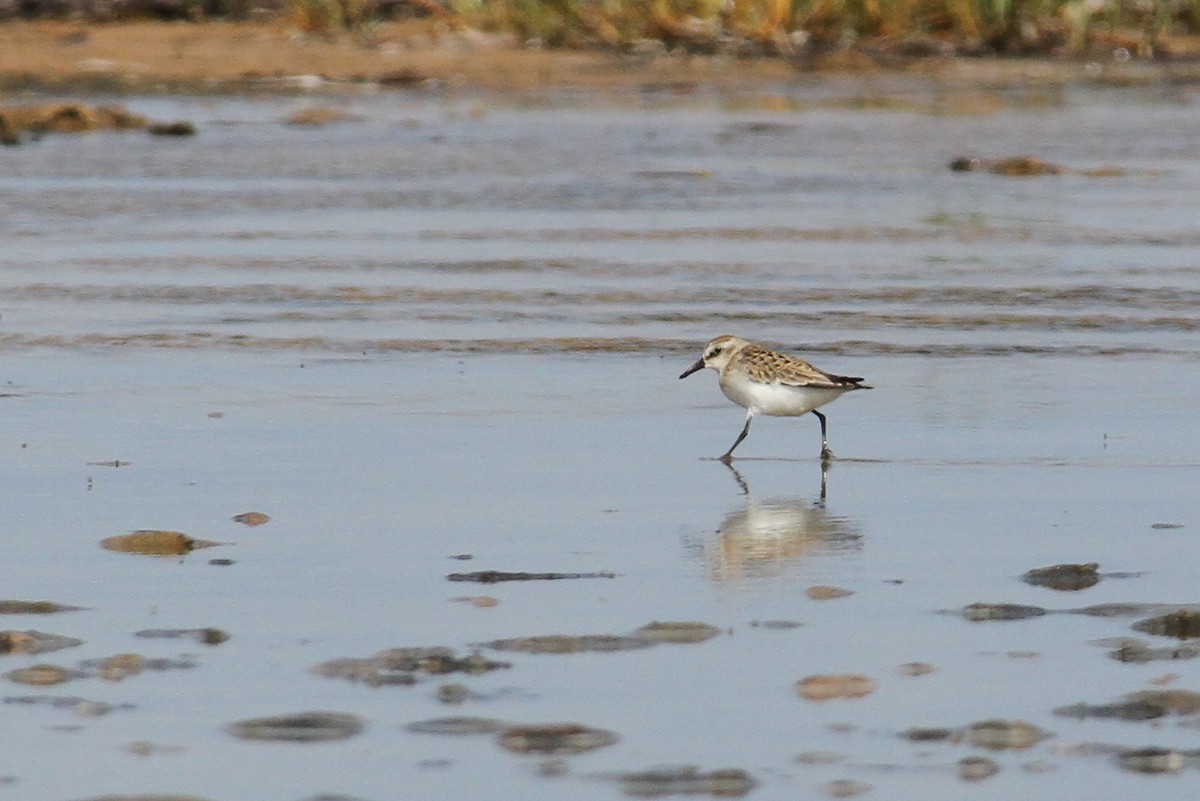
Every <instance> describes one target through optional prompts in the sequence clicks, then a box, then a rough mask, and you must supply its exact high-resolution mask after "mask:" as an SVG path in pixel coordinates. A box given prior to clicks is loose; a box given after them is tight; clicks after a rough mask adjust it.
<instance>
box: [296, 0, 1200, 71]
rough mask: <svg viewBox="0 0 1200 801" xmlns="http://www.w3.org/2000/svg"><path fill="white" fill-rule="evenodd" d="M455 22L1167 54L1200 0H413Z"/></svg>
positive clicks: (347, 15) (534, 36)
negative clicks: (1169, 42) (1171, 39)
mask: <svg viewBox="0 0 1200 801" xmlns="http://www.w3.org/2000/svg"><path fill="white" fill-rule="evenodd" d="M372 2H373V0H287V4H288V5H287V8H288V11H289V14H290V17H291V19H292V20H293V21H294V23H295V24H296V25H298V26H299V27H300V28H302V29H303V30H306V31H312V32H336V31H339V30H360V29H361V28H362V27H363V26H364V25H367V24H369V22H370V21H371V20H372V18H373V17H374V16H376V12H375V11H373V9H374V8H382V7H379V6H372V5H370V4H371V3H372ZM406 7H407V8H409V9H411V10H415V11H416V12H418V13H423V14H432V15H436V16H439V17H441V18H442V19H444V20H445V21H447V22H449V23H450V24H452V25H454V26H468V27H473V28H478V29H481V30H488V31H496V32H504V33H509V34H511V35H513V36H515V37H516V38H517V39H518V40H519V41H523V42H528V41H535V42H538V43H541V44H543V45H546V46H550V47H590V46H605V47H610V48H618V49H622V50H634V49H638V48H645V47H647V46H648V44H650V43H661V44H662V45H663V46H665V47H667V48H676V47H681V48H683V49H685V50H690V51H693V52H736V53H741V54H752V53H755V52H760V53H784V54H786V53H791V52H794V51H796V50H799V49H804V48H816V49H819V50H825V51H829V50H846V49H850V48H852V47H855V46H862V45H864V44H867V45H872V46H876V47H888V46H892V47H897V48H901V49H903V48H908V49H911V50H913V51H914V54H920V53H918V52H916V51H919V50H921V49H924V50H926V51H933V52H937V51H942V52H948V51H951V50H952V51H954V52H960V53H973V52H998V53H1082V52H1087V51H1089V50H1095V49H1103V48H1106V47H1107V48H1110V49H1115V48H1118V47H1125V48H1126V49H1128V50H1129V52H1130V53H1131V55H1133V56H1140V57H1148V56H1152V55H1156V54H1160V53H1161V52H1162V51H1163V50H1164V48H1165V42H1166V40H1167V39H1168V38H1169V37H1170V36H1171V35H1173V34H1188V35H1190V34H1195V33H1197V32H1200V0H409V3H408V6H406Z"/></svg>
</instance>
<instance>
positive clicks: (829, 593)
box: [804, 584, 854, 601]
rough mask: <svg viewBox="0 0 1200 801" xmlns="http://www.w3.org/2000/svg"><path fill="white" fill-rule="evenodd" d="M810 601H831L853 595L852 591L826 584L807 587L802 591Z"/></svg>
mask: <svg viewBox="0 0 1200 801" xmlns="http://www.w3.org/2000/svg"><path fill="white" fill-rule="evenodd" d="M804 594H805V595H807V596H808V598H809V600H812V601H832V600H834V599H837V598H846V597H848V596H851V595H853V594H854V590H847V589H844V588H842V587H831V586H829V585H828V584H817V585H815V586H812V587H809V588H808V589H807V590H805V591H804Z"/></svg>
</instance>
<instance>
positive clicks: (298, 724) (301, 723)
mask: <svg viewBox="0 0 1200 801" xmlns="http://www.w3.org/2000/svg"><path fill="white" fill-rule="evenodd" d="M364 725H365V724H364V723H363V720H362V719H361V718H359V717H358V716H357V715H351V714H348V713H345V712H298V713H296V714H293V715H279V716H277V717H268V718H252V719H250V720H241V721H238V722H236V723H231V724H229V726H228V727H226V729H227V731H228V732H229V733H230V734H232V735H233V736H234V737H241V738H242V739H245V740H284V741H288V742H298V743H315V742H323V741H327V740H344V739H346V738H348V737H353V736H354V735H356V734H358V733H359V732H361V731H362V730H363V728H364Z"/></svg>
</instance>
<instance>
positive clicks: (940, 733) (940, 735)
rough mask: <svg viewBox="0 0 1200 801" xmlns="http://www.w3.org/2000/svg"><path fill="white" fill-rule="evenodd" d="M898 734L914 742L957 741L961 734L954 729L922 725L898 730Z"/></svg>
mask: <svg viewBox="0 0 1200 801" xmlns="http://www.w3.org/2000/svg"><path fill="white" fill-rule="evenodd" d="M900 736H901V737H903V738H904V739H906V740H911V741H913V742H914V743H943V742H951V741H954V742H957V741H958V740H959V739H960V738H961V735H960V733H959V731H957V730H955V729H946V728H929V727H923V726H914V727H913V728H911V729H907V730H905V731H902V732H900Z"/></svg>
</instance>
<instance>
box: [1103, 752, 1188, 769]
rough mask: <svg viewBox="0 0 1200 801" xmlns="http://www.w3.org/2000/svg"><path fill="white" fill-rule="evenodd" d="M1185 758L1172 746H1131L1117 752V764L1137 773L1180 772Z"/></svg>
mask: <svg viewBox="0 0 1200 801" xmlns="http://www.w3.org/2000/svg"><path fill="white" fill-rule="evenodd" d="M1184 763H1185V760H1184V756H1183V754H1182V753H1180V752H1179V751H1176V750H1174V749H1172V748H1131V749H1128V750H1126V751H1122V752H1120V753H1119V754H1117V764H1118V765H1120V766H1121V767H1122V768H1124V769H1125V770H1131V771H1134V772H1135V773H1178V772H1179V771H1180V770H1182V769H1183V766H1184Z"/></svg>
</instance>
